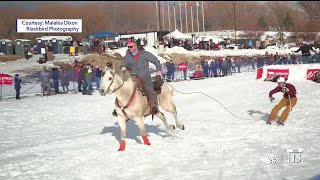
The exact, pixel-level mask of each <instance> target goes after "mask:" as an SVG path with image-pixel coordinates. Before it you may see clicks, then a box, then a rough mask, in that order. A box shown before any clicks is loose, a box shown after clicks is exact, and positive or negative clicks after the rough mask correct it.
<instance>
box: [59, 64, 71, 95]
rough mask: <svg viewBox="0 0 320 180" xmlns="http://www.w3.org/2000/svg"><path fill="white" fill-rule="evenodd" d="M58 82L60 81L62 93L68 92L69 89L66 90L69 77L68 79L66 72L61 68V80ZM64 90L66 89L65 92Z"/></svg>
mask: <svg viewBox="0 0 320 180" xmlns="http://www.w3.org/2000/svg"><path fill="white" fill-rule="evenodd" d="M60 80H61V86H62V89H63V92H64V93H66V92H68V91H69V88H68V86H69V77H68V74H67V72H66V71H65V70H64V69H63V68H61V78H60ZM65 88H66V90H67V91H66V90H65Z"/></svg>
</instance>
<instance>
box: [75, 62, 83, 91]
mask: <svg viewBox="0 0 320 180" xmlns="http://www.w3.org/2000/svg"><path fill="white" fill-rule="evenodd" d="M81 68H82V66H80V65H78V67H77V69H76V79H77V82H78V91H79V92H82V90H81V86H82V81H81V78H80V70H81Z"/></svg>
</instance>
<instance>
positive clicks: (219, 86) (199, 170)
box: [0, 72, 320, 180]
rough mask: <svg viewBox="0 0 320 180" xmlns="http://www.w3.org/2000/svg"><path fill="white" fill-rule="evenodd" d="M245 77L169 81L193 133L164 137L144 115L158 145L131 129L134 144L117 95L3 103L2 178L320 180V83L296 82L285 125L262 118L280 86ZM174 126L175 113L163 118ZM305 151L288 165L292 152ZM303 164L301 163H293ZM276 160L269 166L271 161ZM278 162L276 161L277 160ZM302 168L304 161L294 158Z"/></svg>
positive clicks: (0, 112)
mask: <svg viewBox="0 0 320 180" xmlns="http://www.w3.org/2000/svg"><path fill="white" fill-rule="evenodd" d="M254 79H255V73H253V72H249V73H248V72H247V73H241V74H236V75H233V76H228V77H223V78H211V79H205V80H200V81H182V82H174V83H170V85H172V86H173V87H175V88H176V89H178V90H180V91H182V92H193V91H202V92H204V93H206V94H208V95H209V96H211V97H213V98H215V99H217V100H218V101H219V102H221V103H223V105H225V106H226V107H227V108H228V109H229V110H230V111H231V112H233V113H234V114H235V115H236V116H238V117H240V118H243V119H237V118H235V117H233V116H232V115H231V114H230V113H228V111H227V110H225V109H224V108H223V107H222V106H220V105H219V104H218V103H217V102H215V101H213V100H212V99H209V98H208V97H206V96H203V95H201V94H189V95H185V94H179V93H177V92H174V97H173V98H174V102H175V103H176V106H177V110H178V116H179V118H180V120H181V121H182V123H183V124H184V125H185V127H186V129H185V130H184V131H181V130H175V132H173V133H172V134H173V135H172V136H166V134H165V128H164V125H163V124H162V122H161V121H160V120H159V119H157V118H155V119H154V120H153V121H152V120H151V117H148V118H146V120H145V127H146V131H147V133H148V135H149V140H150V142H151V146H145V145H143V144H141V141H142V140H141V136H140V135H139V131H138V127H137V126H136V125H135V124H133V122H132V121H129V122H128V123H127V148H126V151H124V152H118V151H117V149H118V147H119V143H118V140H119V138H120V132H119V127H118V125H117V123H116V119H115V118H114V117H113V116H112V115H111V112H112V110H113V107H114V104H113V103H114V98H115V96H114V95H110V96H104V97H103V96H100V95H99V94H98V92H95V93H94V94H93V96H83V95H81V94H73V95H70V94H66V95H56V96H50V97H27V98H23V99H22V100H20V101H16V100H15V99H2V100H1V101H0V133H1V136H0V179H23V180H28V179H59V180H62V179H65V180H70V179H86V180H91V179H92V180H95V179H112V180H113V179H130V180H131V179H134V180H136V179H146V180H149V179H155V180H160V179H161V180H162V179H185V180H186V179H188V180H189V179H190V180H193V179H259V180H260V179H266V180H267V179H268V180H269V179H294V180H300V179H310V178H315V177H317V176H320V171H319V169H320V158H319V157H320V149H319V144H320V125H319V118H318V117H319V116H318V114H319V108H318V106H319V104H320V99H319V98H315V97H319V96H320V91H319V84H315V83H312V82H297V83H294V84H295V85H296V88H297V90H298V104H297V106H296V107H295V108H294V109H293V111H292V112H291V114H290V115H289V118H288V120H287V122H286V124H285V126H283V127H281V126H277V125H275V124H273V125H271V126H270V125H266V124H265V122H264V120H265V119H266V118H267V117H268V113H269V112H270V111H271V109H272V107H273V106H274V105H275V104H276V103H278V102H279V101H280V99H281V96H282V95H281V94H276V95H275V96H274V97H275V98H276V100H275V101H276V102H273V103H271V102H270V101H269V99H268V92H269V90H271V89H273V88H274V87H275V86H276V84H275V83H271V82H261V81H256V80H254ZM165 115H166V116H167V118H168V122H169V123H170V124H172V123H173V122H174V120H173V117H172V116H171V115H169V114H168V113H165ZM291 148H302V149H303V153H302V154H301V157H302V162H300V163H289V160H288V154H287V153H286V150H287V149H291ZM296 160H297V159H296ZM269 162H271V164H270V163H269ZM272 162H274V163H273V164H272ZM297 162H298V160H297Z"/></svg>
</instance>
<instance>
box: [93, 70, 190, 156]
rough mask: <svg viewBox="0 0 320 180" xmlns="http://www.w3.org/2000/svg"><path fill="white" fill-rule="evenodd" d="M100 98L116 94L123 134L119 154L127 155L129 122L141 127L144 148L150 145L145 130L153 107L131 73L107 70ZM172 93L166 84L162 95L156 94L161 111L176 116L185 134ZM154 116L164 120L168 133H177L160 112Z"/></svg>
mask: <svg viewBox="0 0 320 180" xmlns="http://www.w3.org/2000/svg"><path fill="white" fill-rule="evenodd" d="M99 93H100V95H101V96H105V95H106V94H112V93H115V94H116V101H115V110H116V112H117V114H118V115H117V120H118V124H119V126H120V130H121V141H120V147H119V149H118V151H124V150H125V147H126V143H125V138H126V121H127V120H129V119H130V120H133V121H135V123H136V124H137V125H138V127H139V130H140V134H141V136H142V139H143V142H144V144H145V145H151V144H150V141H149V139H148V137H147V135H146V132H145V127H144V118H145V117H147V116H149V115H151V106H150V104H149V101H148V99H147V97H146V96H144V95H143V92H141V91H139V89H138V86H137V83H136V81H134V77H133V76H131V75H130V74H129V72H128V71H124V72H122V71H121V70H120V68H119V67H117V68H115V69H110V68H109V67H106V68H105V69H104V73H103V76H102V78H101V83H100V90H99ZM172 96H173V91H172V90H170V89H169V87H168V85H167V84H163V85H162V87H161V92H160V94H157V98H158V104H159V107H161V108H162V109H164V110H165V111H167V112H170V113H172V114H173V116H174V119H175V123H176V127H178V128H179V129H181V130H184V125H183V124H181V123H180V122H179V120H178V116H177V109H176V106H175V105H174V103H173V101H172ZM154 116H156V117H158V118H159V119H161V120H162V122H163V124H164V126H165V127H166V131H167V132H168V131H169V130H171V131H172V130H174V129H175V126H174V125H169V124H168V123H167V121H166V117H165V116H164V114H163V113H162V112H161V111H160V109H159V112H158V113H157V114H155V115H154Z"/></svg>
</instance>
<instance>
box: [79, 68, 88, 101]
mask: <svg viewBox="0 0 320 180" xmlns="http://www.w3.org/2000/svg"><path fill="white" fill-rule="evenodd" d="M87 71H88V68H87V65H83V66H82V67H81V70H80V79H81V84H82V95H87V94H88V90H87V88H88V84H87V81H86V77H85V74H86V73H87Z"/></svg>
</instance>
